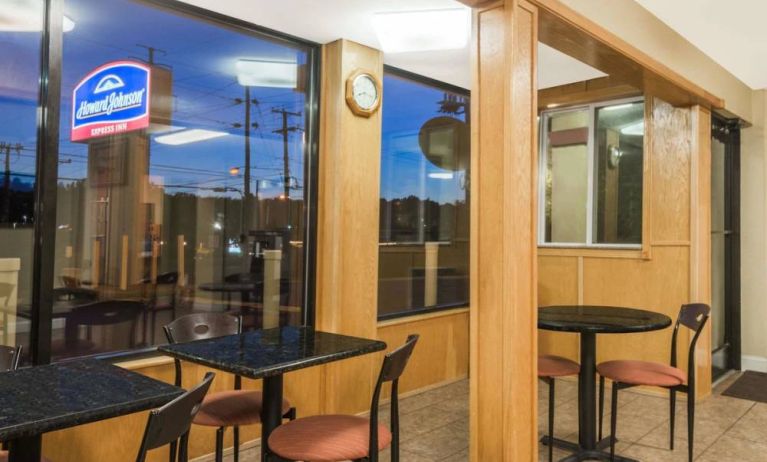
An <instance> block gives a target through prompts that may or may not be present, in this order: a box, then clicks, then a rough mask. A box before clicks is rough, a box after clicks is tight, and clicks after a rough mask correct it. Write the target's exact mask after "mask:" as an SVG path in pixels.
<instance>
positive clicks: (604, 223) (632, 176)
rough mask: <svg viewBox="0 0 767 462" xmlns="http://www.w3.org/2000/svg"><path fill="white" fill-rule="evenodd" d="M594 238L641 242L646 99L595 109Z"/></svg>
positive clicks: (600, 242)
mask: <svg viewBox="0 0 767 462" xmlns="http://www.w3.org/2000/svg"><path fill="white" fill-rule="evenodd" d="M595 142H596V159H595V163H596V165H595V166H594V168H595V172H596V197H595V198H594V213H595V217H594V224H595V228H594V242H595V243H599V244H641V243H642V171H643V160H642V159H643V157H644V155H643V151H644V148H643V146H644V102H642V101H638V102H635V103H627V104H617V105H613V106H607V107H602V108H599V109H597V113H596V130H595Z"/></svg>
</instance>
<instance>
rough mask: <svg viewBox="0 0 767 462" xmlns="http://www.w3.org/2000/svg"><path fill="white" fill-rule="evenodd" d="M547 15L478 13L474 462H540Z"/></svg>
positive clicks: (520, 3) (516, 1) (515, 0)
mask: <svg viewBox="0 0 767 462" xmlns="http://www.w3.org/2000/svg"><path fill="white" fill-rule="evenodd" d="M537 14H538V13H537V8H536V7H535V6H533V5H532V4H531V3H529V2H527V1H524V0H506V1H505V2H504V3H503V4H502V5H499V6H496V7H493V8H488V9H483V10H479V11H476V12H475V17H474V21H475V27H474V28H473V29H474V40H473V47H474V53H472V55H473V69H474V83H473V85H472V89H473V94H472V104H473V110H472V114H471V117H472V159H471V168H472V182H471V189H472V191H471V193H472V201H473V202H474V203H481V204H483V206H482V207H472V210H471V212H470V213H471V236H472V239H471V257H470V258H471V287H472V290H471V303H470V305H471V306H472V308H473V309H472V310H471V311H470V316H471V348H470V350H471V358H472V360H471V373H470V377H471V412H470V428H471V431H470V433H471V443H470V455H471V460H474V461H485V460H493V461H507V462H511V461H514V462H524V461H530V462H532V461H533V460H537V453H538V441H537V437H538V432H537V388H538V386H537V374H536V360H535V358H536V357H537V338H538V336H537V279H536V276H537V259H536V250H537V245H536V243H537V233H536V222H537V207H536V200H537V180H538V178H537V167H538V155H537V144H536V143H535V140H536V139H537V127H538V124H537V122H536V117H537V89H536V78H537V75H536V50H537V35H538V16H537Z"/></svg>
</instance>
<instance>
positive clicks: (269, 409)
mask: <svg viewBox="0 0 767 462" xmlns="http://www.w3.org/2000/svg"><path fill="white" fill-rule="evenodd" d="M263 396H264V397H263V400H262V405H261V406H262V407H261V460H262V462H268V461H270V460H274V461H276V460H280V459H279V458H276V457H274V456H271V455H270V454H269V435H271V434H272V431H273V430H274V429H275V428H277V427H279V426H280V424H281V423H282V374H280V375H274V376H271V377H265V378H264V390H263Z"/></svg>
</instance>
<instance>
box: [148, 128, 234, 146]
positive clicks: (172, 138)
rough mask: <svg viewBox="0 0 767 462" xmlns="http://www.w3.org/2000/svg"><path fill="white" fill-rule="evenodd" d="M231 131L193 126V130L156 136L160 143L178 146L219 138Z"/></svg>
mask: <svg viewBox="0 0 767 462" xmlns="http://www.w3.org/2000/svg"><path fill="white" fill-rule="evenodd" d="M228 134H229V133H226V132H217V131H213V130H203V129H200V128H193V129H191V130H181V131H178V132H173V133H170V134H168V135H161V136H157V137H155V139H154V140H155V141H157V142H158V143H160V144H168V145H171V146H178V145H181V144H189V143H196V142H198V141H205V140H211V139H213V138H219V137H222V136H226V135H228Z"/></svg>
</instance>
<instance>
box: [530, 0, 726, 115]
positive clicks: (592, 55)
mask: <svg viewBox="0 0 767 462" xmlns="http://www.w3.org/2000/svg"><path fill="white" fill-rule="evenodd" d="M532 3H534V4H535V5H536V6H537V7H538V8H539V10H540V14H539V18H540V25H539V30H540V32H539V39H540V41H541V42H543V43H545V44H546V45H549V46H551V47H552V48H555V49H557V50H559V51H561V52H563V53H565V54H567V55H569V56H572V57H573V58H575V59H578V60H579V61H581V62H584V63H586V64H589V65H590V66H592V67H594V68H596V69H599V70H601V71H602V72H605V73H606V74H608V75H610V76H611V77H613V78H617V79H620V80H621V81H623V82H625V83H627V84H629V85H631V86H633V87H635V88H639V89H642V90H644V92H645V93H653V94H655V95H658V96H659V97H661V98H663V99H664V100H666V101H668V102H670V103H672V104H674V105H676V106H691V105H695V104H699V105H702V106H704V107H708V108H723V107H724V101H723V100H722V99H721V98H718V97H716V96H714V95H712V94H711V93H709V92H707V91H706V90H704V89H703V88H701V87H699V86H698V85H696V84H694V83H692V82H691V81H690V80H688V79H686V78H685V77H682V76H681V75H679V74H677V73H676V72H674V71H673V70H671V69H670V68H668V67H667V66H665V65H663V64H661V63H660V62H659V61H657V60H655V59H654V58H652V57H651V56H649V55H647V54H646V53H644V52H642V51H640V50H639V49H637V48H636V47H634V46H632V45H630V44H629V43H627V42H626V41H624V40H622V39H621V38H619V37H618V36H616V35H615V34H613V33H611V32H609V31H607V30H606V29H604V28H603V27H601V26H599V25H598V24H596V23H595V22H593V21H591V20H589V19H588V18H586V17H584V16H582V15H580V14H578V13H576V12H575V11H574V10H572V9H571V8H569V7H567V6H565V5H564V4H562V3H561V2H559V1H558V0H533V1H532Z"/></svg>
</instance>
